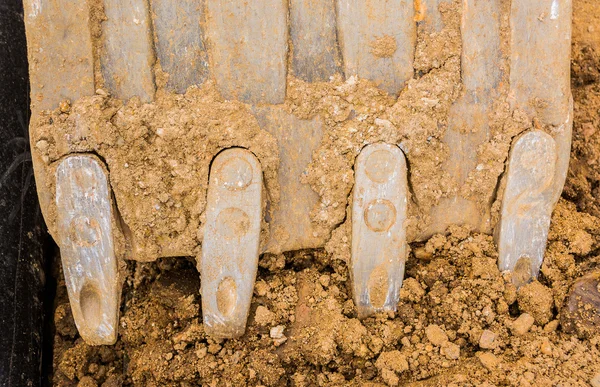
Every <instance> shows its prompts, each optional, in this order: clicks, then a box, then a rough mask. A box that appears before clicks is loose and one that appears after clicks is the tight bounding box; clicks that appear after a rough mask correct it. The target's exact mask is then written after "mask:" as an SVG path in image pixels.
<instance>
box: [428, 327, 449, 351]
mask: <svg viewBox="0 0 600 387" xmlns="http://www.w3.org/2000/svg"><path fill="white" fill-rule="evenodd" d="M425 335H426V336H427V339H428V340H429V341H430V342H431V344H433V345H437V346H438V347H439V346H441V345H442V344H444V343H445V342H447V341H448V335H447V334H446V332H444V331H443V330H442V328H440V327H439V326H438V325H434V324H432V325H429V326H428V327H427V328H425Z"/></svg>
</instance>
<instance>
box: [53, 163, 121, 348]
mask: <svg viewBox="0 0 600 387" xmlns="http://www.w3.org/2000/svg"><path fill="white" fill-rule="evenodd" d="M108 187H109V186H108V178H107V175H106V172H105V170H104V168H103V167H102V166H101V164H100V161H98V159H96V158H95V157H93V156H83V155H79V156H70V157H67V158H66V159H64V160H63V161H61V162H60V164H59V165H58V168H57V170H56V209H57V226H58V243H59V245H60V252H61V259H62V265H63V271H64V275H65V282H66V285H67V291H68V294H69V301H70V303H71V309H72V311H73V318H74V319H75V324H76V325H77V329H78V330H79V333H80V334H81V337H82V338H83V339H84V340H85V341H86V342H87V343H88V344H91V345H102V344H114V343H115V341H116V339H117V321H118V316H119V298H120V297H119V290H120V289H119V278H118V270H117V260H116V257H115V249H114V242H113V234H114V230H113V224H114V221H113V206H112V202H111V193H110V191H109V188H108Z"/></svg>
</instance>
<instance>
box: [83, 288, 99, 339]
mask: <svg viewBox="0 0 600 387" xmlns="http://www.w3.org/2000/svg"><path fill="white" fill-rule="evenodd" d="M79 307H80V308H81V314H82V315H83V320H84V323H85V326H86V327H88V328H89V329H90V330H91V331H96V330H98V328H99V327H100V324H101V323H102V299H101V297H100V292H99V291H98V288H97V287H96V286H95V285H94V284H91V283H89V282H86V283H85V284H84V285H83V287H82V288H81V292H80V293H79Z"/></svg>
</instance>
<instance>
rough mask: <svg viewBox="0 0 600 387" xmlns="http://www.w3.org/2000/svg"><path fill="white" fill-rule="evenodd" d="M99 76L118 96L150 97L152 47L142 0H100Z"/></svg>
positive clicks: (146, 9) (151, 92)
mask: <svg viewBox="0 0 600 387" xmlns="http://www.w3.org/2000/svg"><path fill="white" fill-rule="evenodd" d="M104 13H105V14H106V21H104V22H103V23H102V37H103V39H104V40H103V44H104V46H103V47H104V51H103V53H102V55H101V60H100V63H101V65H102V75H103V76H104V81H105V82H106V87H107V88H108V90H110V92H111V93H112V94H113V95H114V96H115V97H117V98H119V99H124V100H127V99H129V98H132V97H135V96H137V97H139V98H140V99H141V100H142V102H151V101H152V100H153V99H154V73H153V71H152V69H153V66H154V59H155V58H154V47H153V45H152V35H151V33H150V27H151V21H150V12H149V9H148V2H147V1H146V0H104Z"/></svg>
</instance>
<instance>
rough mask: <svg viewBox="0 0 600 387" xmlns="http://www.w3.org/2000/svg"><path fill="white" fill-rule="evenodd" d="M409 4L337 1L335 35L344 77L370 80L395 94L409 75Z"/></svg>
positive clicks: (402, 0)
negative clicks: (341, 58)
mask: <svg viewBox="0 0 600 387" xmlns="http://www.w3.org/2000/svg"><path fill="white" fill-rule="evenodd" d="M414 16H415V15H414V4H413V1H406V0H371V1H358V2H357V1H350V0H337V23H338V36H339V40H340V47H341V52H342V56H343V62H344V72H345V75H346V77H350V76H353V75H358V76H359V77H361V78H366V79H370V80H372V81H374V82H375V83H376V84H377V85H378V86H379V87H380V88H381V89H383V90H385V91H387V92H388V93H390V94H394V95H396V94H398V93H399V92H400V90H402V88H403V87H404V84H405V83H406V81H408V80H409V79H410V78H412V76H413V60H414V49H415V42H416V23H415V21H414Z"/></svg>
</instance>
